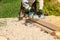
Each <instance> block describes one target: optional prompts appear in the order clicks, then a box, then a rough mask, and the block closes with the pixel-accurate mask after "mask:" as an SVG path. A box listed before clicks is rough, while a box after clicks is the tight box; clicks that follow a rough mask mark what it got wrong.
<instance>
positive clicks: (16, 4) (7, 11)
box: [0, 0, 21, 18]
mask: <svg viewBox="0 0 60 40" xmlns="http://www.w3.org/2000/svg"><path fill="white" fill-rule="evenodd" d="M20 6H21V0H13V1H12V0H11V1H10V0H9V1H8V0H7V1H6V0H4V1H3V0H2V3H1V5H0V18H6V17H18V13H19V11H20Z"/></svg>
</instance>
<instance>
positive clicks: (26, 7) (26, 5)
mask: <svg viewBox="0 0 60 40" xmlns="http://www.w3.org/2000/svg"><path fill="white" fill-rule="evenodd" d="M22 5H23V7H24V8H25V9H28V10H30V9H31V7H30V6H29V4H28V0H22Z"/></svg>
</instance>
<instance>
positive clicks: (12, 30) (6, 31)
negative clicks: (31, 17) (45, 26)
mask: <svg viewBox="0 0 60 40" xmlns="http://www.w3.org/2000/svg"><path fill="white" fill-rule="evenodd" d="M48 18H49V17H47V18H46V19H48ZM0 21H1V22H2V21H5V22H6V23H4V22H3V24H5V25H4V26H2V25H1V27H0V36H4V37H5V38H6V39H7V40H57V38H56V37H54V36H51V35H50V34H47V33H45V32H44V31H40V28H36V27H35V26H34V25H32V24H30V26H25V25H24V21H23V20H22V21H17V18H1V19H0ZM48 21H50V19H48ZM51 22H52V21H51ZM0 40H1V39H0Z"/></svg>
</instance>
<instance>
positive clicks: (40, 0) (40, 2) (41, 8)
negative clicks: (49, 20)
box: [38, 0, 44, 10]
mask: <svg viewBox="0 0 60 40" xmlns="http://www.w3.org/2000/svg"><path fill="white" fill-rule="evenodd" d="M38 1H39V6H40V7H39V9H40V10H43V4H44V0H38Z"/></svg>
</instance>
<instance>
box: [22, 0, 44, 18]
mask: <svg viewBox="0 0 60 40" xmlns="http://www.w3.org/2000/svg"><path fill="white" fill-rule="evenodd" d="M34 2H35V3H36V5H38V4H37V2H38V3H39V9H38V11H37V12H36V13H37V15H38V17H41V15H42V10H43V3H44V1H43V0H22V6H23V7H24V8H25V9H27V10H29V11H30V10H31V6H30V5H32V4H33V3H34ZM29 4H30V5H29ZM36 5H35V8H37V7H38V6H36Z"/></svg>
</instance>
